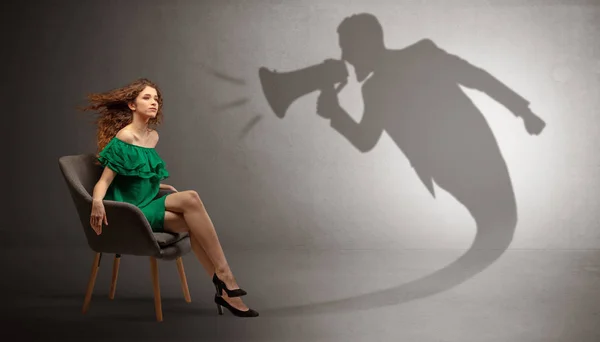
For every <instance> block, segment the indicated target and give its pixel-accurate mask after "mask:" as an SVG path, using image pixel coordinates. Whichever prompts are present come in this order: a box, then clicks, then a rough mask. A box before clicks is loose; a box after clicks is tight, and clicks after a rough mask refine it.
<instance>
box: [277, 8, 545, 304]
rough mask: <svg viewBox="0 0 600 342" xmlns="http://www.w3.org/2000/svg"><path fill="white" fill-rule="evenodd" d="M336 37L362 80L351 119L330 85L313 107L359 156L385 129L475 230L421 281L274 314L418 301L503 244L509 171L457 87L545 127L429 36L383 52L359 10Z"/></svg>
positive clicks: (472, 271)
mask: <svg viewBox="0 0 600 342" xmlns="http://www.w3.org/2000/svg"><path fill="white" fill-rule="evenodd" d="M338 34H339V45H340V48H341V51H342V57H341V58H342V60H344V61H346V62H347V63H349V64H351V65H352V66H353V67H354V70H355V73H356V79H357V81H358V82H361V83H362V82H364V83H363V84H362V93H363V99H364V113H363V116H362V119H361V121H360V122H358V123H357V122H355V121H354V120H353V119H352V118H351V117H350V116H349V115H348V114H347V113H346V112H345V111H344V109H343V108H342V107H341V106H340V105H339V103H338V100H337V89H335V88H334V87H333V85H332V86H331V87H327V88H325V89H322V90H321V94H320V96H319V98H318V103H317V113H318V114H319V115H320V116H322V117H323V118H326V119H329V120H330V124H331V127H332V128H333V129H335V130H336V131H337V132H338V133H339V134H341V135H343V136H344V137H345V138H346V139H347V140H348V141H349V142H350V143H352V145H353V146H354V147H356V148H357V149H358V150H360V151H361V152H363V153H365V152H368V151H370V150H371V149H373V148H374V147H375V145H376V144H377V142H378V140H379V138H380V137H381V135H382V133H383V132H384V131H386V132H387V133H388V135H389V136H390V137H391V139H392V140H393V141H394V142H395V143H396V144H397V146H398V147H399V148H400V150H401V151H402V152H403V154H404V155H405V156H406V158H407V159H408V160H409V161H410V163H411V166H412V167H413V168H414V170H415V172H416V175H417V176H418V178H419V179H420V180H421V182H422V183H423V185H424V186H425V187H426V188H427V189H428V191H429V192H430V193H431V195H432V196H434V197H435V189H434V185H433V184H434V182H435V184H437V185H438V186H439V188H441V189H444V190H446V191H447V192H448V193H449V194H451V195H452V196H453V197H454V198H456V200H458V201H459V202H460V203H461V204H462V205H464V206H465V207H466V209H467V210H468V211H469V213H470V214H471V216H472V217H473V219H474V221H475V223H476V226H477V231H476V235H475V238H474V240H473V242H472V244H471V246H470V248H469V250H468V251H467V252H466V253H465V254H463V255H462V256H461V257H460V258H459V259H457V260H456V261H454V262H453V263H451V264H449V265H448V266H446V267H445V268H443V269H441V270H439V271H436V272H434V273H432V274H429V275H427V276H425V277H423V278H420V279H416V280H414V281H411V282H409V283H406V284H403V285H400V286H398V287H394V288H391V289H387V290H383V291H379V292H376V293H369V294H366V295H361V296H358V297H352V298H346V299H341V300H335V301H331V302H325V303H318V304H311V305H307V306H301V307H293V308H284V309H277V310H276V311H278V312H279V313H280V314H281V313H283V311H289V312H290V313H300V312H303V313H310V312H321V311H332V310H333V311H337V310H344V311H346V310H353V309H368V308H373V307H380V306H385V305H393V304H397V303H401V302H406V301H409V300H414V299H417V298H423V297H426V296H429V295H433V294H436V293H439V292H442V291H445V290H448V289H450V288H452V287H454V286H456V285H459V284H461V283H462V282H464V281H466V280H468V279H469V278H471V277H473V276H475V275H476V274H477V273H479V272H481V271H482V270H484V269H485V268H486V267H488V266H489V265H491V264H492V263H493V262H494V261H495V260H497V259H498V258H499V257H500V256H501V255H502V254H503V252H504V251H505V250H506V249H507V248H508V246H509V245H510V243H511V241H512V239H513V235H514V232H515V228H516V225H517V206H516V200H515V195H514V191H513V187H512V184H511V180H510V176H509V172H508V169H507V166H506V163H505V161H504V158H503V157H502V154H501V152H500V149H499V147H498V144H497V142H496V139H495V137H494V135H493V133H492V131H491V129H490V127H489V125H488V123H487V121H486V120H485V118H484V116H483V115H482V114H481V112H480V111H479V110H478V109H477V107H476V106H475V104H474V103H473V102H472V101H471V100H470V98H469V97H468V96H467V95H466V94H465V93H464V92H463V90H462V89H461V87H460V85H462V86H465V87H468V88H472V89H477V90H480V91H482V92H484V93H485V94H487V95H488V96H490V97H491V98H493V99H494V100H495V101H497V102H499V103H500V104H502V105H504V106H505V107H506V108H508V109H509V110H510V111H511V112H512V113H513V114H514V115H515V116H516V117H518V118H521V119H522V120H523V122H524V125H525V128H526V130H527V131H528V132H529V133H530V134H539V133H540V132H541V131H542V130H543V128H544V127H545V123H544V121H542V120H541V119H540V118H538V117H537V116H536V115H535V114H534V113H532V112H531V111H530V109H529V103H528V101H527V100H525V99H524V98H522V97H521V96H519V95H518V94H516V93H515V92H514V91H512V90H511V89H509V88H508V87H507V86H505V85H504V84H502V83H501V82H500V81H498V80H497V79H496V78H494V77H493V76H491V75H490V74H489V73H487V72H486V71H484V70H482V69H480V68H478V67H476V66H473V65H471V64H470V63H468V62H467V61H465V60H463V59H461V58H459V57H457V56H455V55H452V54H449V53H447V52H446V51H444V50H443V49H441V48H439V47H438V46H436V44H435V43H434V42H433V41H431V40H429V39H423V40H421V41H418V42H417V43H415V44H413V45H410V46H408V47H405V48H403V49H400V50H390V49H387V48H386V47H385V44H384V38H383V29H382V27H381V25H380V23H379V21H378V20H377V18H376V17H374V16H373V15H371V14H367V13H362V14H356V15H353V16H351V17H348V18H346V19H344V20H343V21H342V23H341V24H340V25H339V26H338ZM327 62H328V61H326V63H327ZM331 63H337V61H333V60H331Z"/></svg>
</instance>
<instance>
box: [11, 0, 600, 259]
mask: <svg viewBox="0 0 600 342" xmlns="http://www.w3.org/2000/svg"><path fill="white" fill-rule="evenodd" d="M444 3H445V2H442V1H427V2H425V1H330V2H327V4H323V2H321V1H295V2H289V3H288V2H287V1H286V2H284V1H266V0H263V1H202V2H200V1H198V2H192V1H152V2H141V1H127V2H117V1H102V2H99V1H98V2H87V1H86V2H77V3H76V2H72V3H69V2H56V3H54V4H47V3H40V4H36V5H33V6H31V7H29V8H27V9H24V8H23V9H22V10H14V12H13V13H12V14H11V16H12V19H15V18H20V19H19V20H16V21H15V24H14V25H10V27H8V30H9V31H8V32H6V33H8V36H9V37H11V38H10V39H9V40H7V41H8V43H9V44H8V45H9V48H10V54H8V55H5V56H4V57H3V58H8V63H3V64H4V65H5V66H8V68H7V70H6V72H5V75H6V76H5V81H6V80H8V82H7V84H8V85H9V86H8V87H7V88H6V89H5V90H4V91H3V92H4V96H3V97H4V98H5V99H8V101H6V102H5V104H4V107H5V108H3V111H5V113H10V114H9V115H7V116H8V119H7V120H8V121H5V122H8V125H7V126H4V127H5V128H4V129H5V131H8V133H9V134H8V136H5V138H4V139H7V138H8V139H9V141H8V147H9V152H8V156H9V157H8V158H9V159H8V160H6V159H5V161H6V162H7V163H6V164H5V166H4V168H5V171H6V172H8V178H7V179H8V181H7V182H8V184H7V187H8V193H9V196H7V197H5V198H6V199H7V200H8V204H7V205H4V209H5V210H6V209H7V210H8V214H9V215H8V216H5V217H9V223H8V224H5V225H3V226H2V228H1V229H2V230H3V231H4V234H3V236H4V238H3V239H1V240H0V243H3V244H5V245H11V246H14V245H17V244H21V243H25V244H27V245H40V246H47V245H52V246H55V245H63V246H75V245H81V244H85V240H84V237H83V233H82V232H81V228H80V226H79V221H78V220H77V218H76V217H75V210H74V207H73V204H72V202H71V199H70V197H69V195H68V192H67V190H66V187H65V184H64V183H63V180H62V178H61V175H60V173H59V169H58V165H57V159H58V157H59V156H61V155H66V154H77V153H86V152H91V151H93V150H94V148H95V141H94V138H95V131H94V128H93V126H92V124H91V123H92V117H91V116H90V115H89V114H86V113H79V112H77V111H76V110H75V107H76V106H77V105H80V104H82V100H83V99H84V96H85V94H86V93H88V92H95V91H104V90H108V89H111V88H114V87H117V86H121V85H123V84H125V83H127V82H129V81H131V80H133V79H135V78H138V77H148V78H150V79H153V80H155V81H156V82H158V83H159V85H160V86H161V88H162V91H163V93H164V96H165V109H164V113H165V122H164V125H163V126H162V127H161V129H160V134H161V141H160V144H159V146H158V150H159V152H160V153H161V155H162V156H163V157H164V159H165V160H166V162H167V163H168V167H169V170H170V171H171V174H172V177H171V179H170V180H169V181H168V182H169V184H172V185H174V186H175V187H176V188H178V189H179V190H184V189H194V190H197V191H198V192H199V194H200V195H201V197H202V198H203V200H204V202H205V203H206V206H207V207H208V209H209V213H210V214H211V217H212V218H213V222H214V223H215V225H216V227H217V229H218V232H219V234H220V237H221V240H222V242H223V243H224V245H225V246H227V248H249V249H258V248H261V249H262V248H267V249H278V248H294V247H307V248H326V249H344V248H392V249H394V248H465V247H467V246H469V245H470V243H471V241H472V239H473V236H474V234H475V231H476V226H475V223H474V221H473V219H472V217H471V216H470V215H469V213H468V212H467V211H466V209H465V208H464V207H463V206H462V205H460V204H459V203H458V202H457V201H456V200H455V199H454V198H453V197H452V196H450V195H449V194H448V193H447V192H444V191H443V190H442V189H439V188H437V189H436V198H433V197H432V196H431V195H430V194H429V193H428V191H427V189H426V188H425V187H424V186H423V184H422V183H421V182H420V181H419V179H418V178H417V176H416V175H415V173H414V170H413V169H412V168H411V167H410V164H409V162H408V161H407V159H406V158H405V156H404V154H403V153H402V152H401V151H400V150H399V148H398V146H396V144H395V143H393V141H392V140H391V139H390V137H389V136H388V135H387V134H384V135H383V136H382V138H381V139H380V141H379V142H378V144H377V146H376V147H375V148H374V149H373V150H371V151H369V152H368V153H361V152H360V151H358V150H357V149H356V148H355V147H353V146H352V144H350V143H349V142H348V141H347V140H346V139H345V138H344V137H342V136H340V135H339V134H338V133H337V132H336V131H334V130H333V129H332V128H331V127H330V126H329V123H328V121H326V120H324V119H323V118H320V117H319V116H318V115H316V114H315V111H316V107H315V106H316V98H317V95H318V94H317V93H312V94H310V95H308V96H305V97H302V98H300V99H298V100H297V101H296V102H294V103H293V105H292V106H291V107H290V109H289V111H288V113H287V115H286V117H285V118H283V119H279V118H277V117H276V116H275V115H274V114H273V113H272V111H271V109H270V108H269V106H268V104H267V102H266V100H265V98H264V95H263V93H262V90H261V86H260V82H259V79H258V68H259V67H261V66H266V67H268V68H272V69H277V70H280V71H290V70H295V69H299V68H303V67H305V66H309V65H312V64H315V63H319V62H321V61H323V60H324V59H326V58H338V57H339V55H340V51H339V47H338V44H337V34H336V31H335V30H336V27H337V25H338V24H339V22H340V21H341V20H342V19H343V18H344V17H346V16H349V15H351V14H354V13H358V12H365V11H366V12H370V13H373V14H374V15H376V16H377V17H378V19H379V20H380V22H381V23H382V25H383V28H384V32H385V41H386V45H387V46H388V47H389V48H403V47H405V46H408V45H410V44H413V43H415V42H416V41H419V40H421V39H423V38H429V39H431V40H433V41H434V42H435V43H436V44H437V45H438V46H439V47H441V48H443V49H445V50H446V51H447V52H450V53H452V54H455V55H457V56H460V57H461V58H463V59H465V60H467V61H469V62H470V63H471V64H473V65H476V66H478V67H480V68H482V69H484V70H486V71H487V72H489V73H490V74H492V75H494V76H495V77H497V78H498V79H499V80H501V81H502V82H504V83H505V84H506V85H507V86H508V87H510V88H511V89H513V90H514V91H516V92H517V93H519V94H520V95H521V96H523V97H524V98H526V99H527V100H528V101H530V103H531V108H532V110H533V111H534V112H535V113H537V114H538V115H539V116H540V117H542V118H543V120H544V121H545V122H546V123H547V127H546V129H545V131H544V132H543V133H542V134H541V135H540V136H530V135H528V134H527V132H526V131H525V129H524V126H523V123H522V121H521V120H519V119H515V118H514V116H513V115H512V114H511V113H510V112H509V111H508V110H507V109H506V108H504V107H503V106H501V105H499V104H498V103H496V102H494V101H493V100H491V99H490V98H489V97H487V96H486V95H485V94H483V93H481V92H478V91H475V90H470V89H466V90H465V92H466V94H468V96H469V97H470V98H471V99H472V101H473V102H474V103H475V104H476V106H477V107H479V108H480V110H481V111H482V112H483V114H484V116H485V119H486V120H487V121H488V123H489V125H490V127H491V129H492V131H493V133H494V135H495V136H496V139H497V142H498V145H499V147H500V150H501V152H502V154H503V156H504V158H505V161H506V165H507V167H508V170H509V172H510V177H511V181H512V184H513V187H514V192H515V198H516V203H517V206H518V213H519V216H518V223H517V226H516V230H515V235H514V239H513V241H512V244H511V245H510V248H533V249H545V248H556V249H563V248H566V249H569V248H576V249H587V248H598V247H599V246H600V234H599V231H598V229H597V225H596V224H597V222H598V215H597V214H596V211H595V209H596V207H597V204H598V198H599V196H598V195H597V189H598V186H599V180H598V173H597V168H598V162H599V158H598V156H597V153H596V150H597V143H598V134H597V132H598V127H599V125H598V119H597V115H596V114H597V106H598V100H597V92H598V89H600V80H599V77H598V76H599V73H600V57H599V44H598V36H599V34H600V21H599V20H598V19H599V16H600V7H598V6H597V2H593V1H563V3H568V4H569V5H564V4H561V2H559V1H525V0H523V1H475V0H469V1H467V0H463V1H461V2H460V3H461V5H458V2H455V1H453V2H452V3H453V4H452V5H449V4H444ZM340 99H341V100H340V101H341V102H342V104H343V105H344V106H345V107H346V108H348V109H349V111H350V112H351V114H352V116H353V117H354V118H355V119H357V120H358V119H360V115H361V111H362V106H363V104H362V102H361V100H360V99H361V98H360V89H359V88H358V86H356V85H355V84H353V83H350V84H349V86H348V87H347V88H345V90H344V92H343V93H342V94H341V95H340ZM433 101H435V99H433ZM3 102H4V101H3ZM447 114H448V115H453V114H454V113H447ZM5 171H3V172H5ZM109 220H110V218H109Z"/></svg>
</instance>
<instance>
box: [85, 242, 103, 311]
mask: <svg viewBox="0 0 600 342" xmlns="http://www.w3.org/2000/svg"><path fill="white" fill-rule="evenodd" d="M101 258H102V253H96V255H95V256H94V263H93V264H92V272H91V274H90V279H89V280H88V286H87V290H86V292H85V299H84V300H83V309H82V310H81V311H82V313H84V314H85V313H86V312H87V311H88V309H89V308H90V302H91V300H92V292H94V285H95V284H96V276H97V275H98V267H100V259H101Z"/></svg>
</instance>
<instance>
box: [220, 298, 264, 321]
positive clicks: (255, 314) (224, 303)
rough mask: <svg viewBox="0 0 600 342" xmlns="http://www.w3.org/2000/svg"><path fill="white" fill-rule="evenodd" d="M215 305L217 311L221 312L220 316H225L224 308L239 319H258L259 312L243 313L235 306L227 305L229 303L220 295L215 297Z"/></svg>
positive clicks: (249, 311) (249, 310) (247, 311)
mask: <svg viewBox="0 0 600 342" xmlns="http://www.w3.org/2000/svg"><path fill="white" fill-rule="evenodd" d="M215 303H216V304H217V310H218V312H219V315H222V314H223V308H222V307H223V306H224V307H225V308H227V310H229V312H231V313H232V314H233V315H234V316H237V317H258V312H256V311H255V310H252V309H248V310H246V311H242V310H239V309H236V308H234V307H233V306H231V304H229V303H227V301H226V300H225V299H223V297H220V296H218V295H215Z"/></svg>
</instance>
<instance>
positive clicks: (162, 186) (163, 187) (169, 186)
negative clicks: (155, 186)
mask: <svg viewBox="0 0 600 342" xmlns="http://www.w3.org/2000/svg"><path fill="white" fill-rule="evenodd" d="M160 188H161V189H165V190H171V191H174V192H177V189H175V187H174V186H172V185H168V184H161V185H160Z"/></svg>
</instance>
